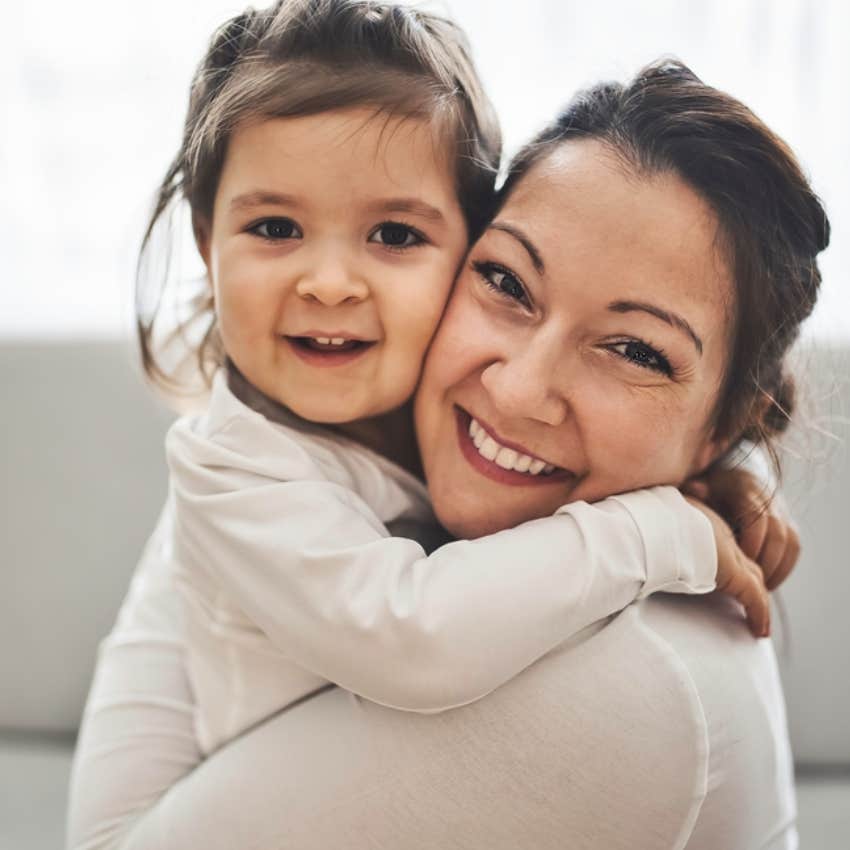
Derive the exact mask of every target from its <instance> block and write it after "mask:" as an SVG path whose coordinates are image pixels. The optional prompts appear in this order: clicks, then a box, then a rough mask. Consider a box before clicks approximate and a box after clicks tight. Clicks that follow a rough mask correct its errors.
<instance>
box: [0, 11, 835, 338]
mask: <svg viewBox="0 0 850 850" xmlns="http://www.w3.org/2000/svg"><path fill="white" fill-rule="evenodd" d="M242 7H243V4H242V3H240V2H225V0H204V2H202V3H197V2H187V0H147V2H146V3H144V4H135V5H134V4H130V5H127V4H117V5H116V4H115V3H113V2H106V0H89V2H87V3H84V4H79V3H61V2H59V0H48V3H47V4H44V3H42V4H19V5H18V7H17V9H16V12H15V32H16V34H17V35H16V37H15V38H8V39H6V40H5V43H4V50H3V51H2V59H0V62H2V63H3V64H2V65H0V71H2V79H3V86H2V95H0V97H2V100H0V107H2V116H3V122H2V124H3V128H4V132H3V133H0V185H2V187H3V191H2V193H0V227H2V231H1V232H2V234H3V238H2V252H0V256H1V257H2V263H3V265H4V269H3V277H2V280H3V283H2V287H0V335H3V336H12V335H16V336H18V335H50V336H54V335H80V334H85V335H92V334H98V335H118V334H123V333H126V331H127V329H128V328H129V327H130V325H131V322H132V282H133V271H134V264H135V253H136V249H137V247H138V243H139V240H140V238H141V234H142V231H143V228H144V224H145V219H146V215H147V212H148V209H149V206H150V203H151V199H152V195H153V191H154V189H155V187H156V185H157V183H158V181H159V179H160V178H161V176H162V174H163V173H164V172H165V169H166V167H167V165H168V163H169V160H170V158H171V157H172V155H173V153H174V152H175V150H176V147H177V144H178V141H179V138H180V131H181V123H182V118H183V111H184V108H185V102H186V97H187V92H188V83H189V79H190V76H191V73H192V70H193V67H194V65H195V63H196V62H197V61H198V59H199V58H200V54H201V52H202V50H203V48H204V45H205V43H206V41H207V39H208V37H209V35H210V34H211V32H212V31H213V29H214V28H215V26H216V25H217V24H218V23H220V22H222V21H223V20H224V19H225V18H226V17H228V16H230V15H232V14H234V13H236V12H238V11H240V10H241V9H242ZM436 8H437V9H438V10H443V11H447V12H449V13H451V14H453V15H454V17H455V18H456V19H457V20H458V21H459V22H460V23H461V24H462V25H463V26H464V27H466V29H467V31H468V32H469V34H470V37H471V40H472V43H473V47H474V50H475V55H476V58H477V60H478V62H479V65H480V67H481V70H482V74H483V77H484V79H485V82H486V83H487V84H488V87H489V89H490V92H491V95H492V96H493V98H494V100H495V102H496V105H497V107H498V109H499V112H500V115H501V117H502V121H503V126H504V129H505V135H506V139H507V142H508V148H509V150H514V149H515V148H516V147H517V146H518V145H519V144H520V143H521V142H522V141H523V139H525V138H526V137H527V136H529V135H530V134H531V133H532V132H533V131H534V130H536V129H537V128H538V127H539V126H540V125H541V124H542V123H543V122H545V121H546V119H547V118H549V117H550V116H551V115H552V114H553V113H554V111H555V110H556V109H557V108H558V106H560V105H561V104H562V103H563V102H564V101H566V100H567V98H568V97H569V95H570V94H571V93H572V92H573V91H574V90H575V89H576V88H578V87H580V86H584V85H587V84H589V83H592V82H594V81H596V80H598V79H600V78H602V77H607V78H610V77H615V78H621V79H622V78H624V77H626V76H628V75H629V74H630V73H631V72H633V71H634V70H636V69H637V68H638V67H639V66H640V65H642V64H644V63H645V62H647V61H650V60H652V59H654V58H656V57H658V56H659V55H662V54H667V55H675V56H678V57H679V58H681V59H683V60H684V61H685V62H687V63H688V64H689V65H690V66H691V67H692V68H693V69H694V70H695V71H696V72H697V73H698V74H699V75H701V76H702V77H703V79H704V80H706V81H707V82H709V83H711V84H714V85H717V86H718V87H721V88H725V89H726V90H728V91H730V92H732V93H733V94H735V95H737V96H739V97H740V98H742V99H743V100H744V101H745V102H746V103H747V104H749V105H750V106H751V107H752V108H753V109H754V110H755V111H756V112H757V113H758V114H760V115H761V116H762V117H763V118H764V119H765V120H766V121H767V123H768V124H770V125H771V126H772V127H773V128H774V129H776V130H777V131H778V132H779V133H780V134H781V135H783V136H784V137H785V138H786V139H787V140H788V141H789V142H790V144H791V145H792V147H794V149H795V150H796V151H797V152H798V154H799V156H800V158H801V159H802V161H803V163H804V165H805V166H806V168H807V170H808V171H809V172H810V174H811V175H812V177H813V181H814V184H815V187H816V189H817V191H818V192H819V193H820V194H821V196H822V197H823V199H824V200H825V202H826V204H827V208H828V211H829V213H830V217H831V219H832V222H833V240H832V247H831V248H830V249H829V250H828V251H827V252H826V253H825V254H824V255H823V260H822V268H823V272H824V278H825V284H824V289H823V295H822V298H821V303H820V305H819V307H818V311H817V314H816V317H815V321H814V323H813V332H815V333H816V334H817V335H818V336H820V337H827V336H829V337H832V336H842V337H847V338H850V286H848V278H850V106H848V99H847V82H848V81H850V51H848V49H847V45H848V44H850V4H846V3H845V2H844V0H714V2H707V0H687V1H686V0H648V2H641V3H635V2H631V0H621V2H616V0H607V2H606V0H595V2H591V3H588V2H587V0H580V2H579V0H524V2H523V3H521V4H520V3H507V2H493V0H449V2H446V3H443V4H441V5H440V6H437V7H436ZM520 10H521V11H520Z"/></svg>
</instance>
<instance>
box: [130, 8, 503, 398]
mask: <svg viewBox="0 0 850 850" xmlns="http://www.w3.org/2000/svg"><path fill="white" fill-rule="evenodd" d="M354 106H368V107H371V108H374V110H375V114H376V116H378V115H384V116H390V115H391V116H403V117H409V118H414V119H424V120H427V121H428V122H429V124H430V125H431V126H432V127H433V128H434V131H435V133H436V138H437V140H438V141H439V143H440V145H441V149H444V150H446V151H447V153H448V160H449V162H450V163H451V165H452V166H453V168H454V174H455V183H456V187H457V193H458V198H459V201H460V204H461V207H462V209H463V212H464V215H465V217H466V222H467V226H468V230H469V234H470V239H472V238H474V237H475V236H476V235H477V233H478V232H479V231H480V229H481V227H482V226H483V225H484V224H485V223H486V221H487V219H488V217H489V215H490V213H491V211H492V204H493V188H494V181H495V175H496V172H497V169H498V165H499V157H500V153H501V136H500V132H499V125H498V121H497V119H496V115H495V112H494V110H493V108H492V106H491V104H490V102H489V100H488V99H487V97H486V95H485V93H484V90H483V88H482V85H481V82H480V80H479V78H478V75H477V73H476V71H475V67H474V66H473V63H472V60H471V58H470V53H469V47H468V44H467V41H466V38H465V36H464V34H463V32H462V31H461V30H460V29H459V28H458V27H457V26H456V25H455V24H453V23H452V22H450V21H448V20H446V19H444V18H441V17H439V16H436V15H432V14H428V13H425V12H421V11H417V10H414V9H412V8H409V7H406V6H401V5H397V4H394V3H387V2H374V0H278V2H277V3H275V4H273V5H272V6H270V7H269V8H267V9H262V10H254V9H250V8H249V9H247V10H246V11H245V12H243V13H242V14H241V15H237V16H236V17H234V18H232V19H231V20H230V21H228V22H227V23H225V24H224V25H223V26H222V27H221V28H220V29H219V30H218V31H217V32H216V33H215V34H214V35H213V38H212V40H211V42H210V45H209V48H208V49H207V52H206V54H205V55H204V57H203V59H202V60H201V63H200V65H199V66H198V69H197V71H196V72H195V76H194V78H193V80H192V85H191V90H190V97H189V108H188V112H187V115H186V121H185V125H184V130H183V139H182V143H181V145H180V150H179V151H178V153H177V156H176V157H175V159H174V161H173V162H172V164H171V167H170V168H169V169H168V171H167V173H166V175H165V178H164V179H163V181H162V183H161V184H160V186H159V190H158V192H157V197H156V203H155V207H154V210H153V213H152V215H151V218H150V221H149V224H148V227H147V231H146V233H145V237H144V240H143V242H142V247H141V251H140V255H139V265H138V271H137V276H136V324H137V330H138V336H139V343H140V346H141V354H142V364H143V366H144V369H145V372H146V373H147V374H148V376H149V377H150V378H151V379H153V380H154V382H155V383H158V384H160V385H161V386H163V387H164V388H166V389H168V390H170V391H175V390H178V391H179V390H180V389H181V388H182V386H181V381H180V380H179V379H178V378H176V377H175V375H174V374H173V373H172V372H171V371H170V370H168V369H167V368H165V367H163V365H161V363H160V362H159V359H158V350H159V349H158V346H155V344H154V331H155V323H156V320H157V316H158V314H159V312H160V308H161V305H162V299H163V293H164V290H165V288H166V285H167V278H168V263H167V260H168V257H166V265H165V266H164V268H163V267H160V269H159V271H158V273H156V274H154V275H152V274H151V268H152V266H153V263H151V262H150V260H151V258H150V257H149V256H148V254H149V253H150V250H151V239H152V235H153V233H154V229H155V227H156V225H157V223H158V222H160V221H161V220H162V219H163V217H164V216H166V215H167V213H168V211H169V210H170V209H171V208H172V205H173V203H174V202H175V200H177V199H185V200H186V201H187V202H188V206H189V209H190V210H191V213H192V219H193V222H195V223H197V222H199V221H201V220H206V221H209V220H210V219H211V217H212V210H213V202H214V200H215V195H216V191H217V188H218V182H219V178H220V176H221V170H222V167H223V165H224V160H225V156H226V153H227V146H228V142H229V140H230V137H231V135H232V133H233V131H234V129H235V128H236V127H237V126H238V125H240V124H241V123H244V122H246V121H250V120H262V119H267V118H284V117H292V116H298V115H315V114H317V113H320V112H324V111H329V110H334V109H343V108H347V107H354ZM147 305H150V306H147ZM183 306H184V307H185V306H186V305H183ZM189 310H190V315H189V316H188V317H187V318H184V320H183V321H182V322H181V323H180V325H179V326H178V327H177V329H176V330H175V331H174V332H173V333H172V334H171V336H170V337H169V338H168V340H167V342H168V341H172V340H173V338H174V337H183V336H184V332H185V331H187V330H188V329H194V334H195V336H196V342H195V343H194V345H193V347H194V349H195V351H196V354H197V364H198V367H199V369H200V372H201V374H202V375H203V376H204V378H205V379H206V380H207V381H208V380H209V373H210V370H211V368H212V369H214V368H215V367H216V366H217V365H220V364H221V363H222V362H223V356H224V353H223V351H222V350H221V343H220V340H219V338H218V333H217V329H216V320H215V313H214V310H213V303H212V298H211V295H210V293H209V290H208V288H206V289H205V290H204V292H203V294H202V295H201V296H200V297H198V296H196V297H195V298H194V299H193V302H192V304H190V305H189ZM199 327H200V328H201V330H200V331H198V330H197V329H198V328H199Z"/></svg>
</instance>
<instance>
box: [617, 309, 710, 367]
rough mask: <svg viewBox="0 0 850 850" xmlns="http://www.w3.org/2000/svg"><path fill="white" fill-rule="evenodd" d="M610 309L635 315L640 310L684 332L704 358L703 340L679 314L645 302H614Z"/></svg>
mask: <svg viewBox="0 0 850 850" xmlns="http://www.w3.org/2000/svg"><path fill="white" fill-rule="evenodd" d="M608 309H609V310H612V311H613V312H614V313H633V312H635V311H638V310H639V311H640V312H642V313H649V314H650V315H651V316H655V318H656V319H661V321H662V322H666V323H667V324H668V325H670V327H673V328H678V329H679V330H681V331H684V332H685V333H686V334H687V335H688V336H689V337H690V338H691V340H692V341H693V343H694V345H695V346H696V349H697V352H698V353H699V354H700V356H702V340H701V339H700V338H699V336H698V335H697V332H696V331H695V330H694V329H693V328H692V327H691V326H690V324H689V323H688V322H687V321H686V320H685V319H683V318H682V317H681V316H680V315H678V314H677V313H670V312H668V311H667V310H662V309H661V308H660V307H656V306H655V305H654V304H647V303H646V302H644V301H612V302H611V303H610V304H609V305H608Z"/></svg>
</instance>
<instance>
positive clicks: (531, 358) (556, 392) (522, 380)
mask: <svg viewBox="0 0 850 850" xmlns="http://www.w3.org/2000/svg"><path fill="white" fill-rule="evenodd" d="M559 353H560V352H554V351H544V350H541V349H540V348H535V347H534V346H531V347H528V348H524V349H522V350H521V351H517V352H514V353H512V354H509V355H507V356H503V357H501V358H499V359H498V360H496V361H495V362H494V363H491V364H490V365H489V366H487V368H486V369H484V371H483V372H482V373H481V383H482V384H483V385H484V389H485V390H486V391H487V393H488V394H489V396H490V398H491V400H492V402H493V404H494V406H495V407H496V409H497V410H498V411H499V412H500V413H503V414H504V415H505V416H509V417H519V418H524V419H536V420H538V421H539V422H543V423H545V424H547V425H561V424H562V423H563V422H564V420H565V419H566V417H567V414H568V412H569V404H568V402H567V398H566V395H565V394H564V388H563V386H561V385H562V384H563V381H562V377H563V375H562V373H561V369H560V368H559V367H560V366H561V365H562V364H560V363H559V362H558V360H559V359H560V358H559V356H558V355H559Z"/></svg>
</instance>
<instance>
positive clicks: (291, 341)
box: [281, 336, 375, 367]
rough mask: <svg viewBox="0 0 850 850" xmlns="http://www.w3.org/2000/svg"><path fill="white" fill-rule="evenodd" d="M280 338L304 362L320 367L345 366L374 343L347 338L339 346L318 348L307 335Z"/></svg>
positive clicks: (363, 353)
mask: <svg viewBox="0 0 850 850" xmlns="http://www.w3.org/2000/svg"><path fill="white" fill-rule="evenodd" d="M281 339H282V340H283V341H284V342H285V343H287V345H288V346H289V348H290V349H291V350H292V351H293V352H294V353H295V354H296V355H297V356H298V357H299V358H300V359H301V360H303V361H304V362H305V363H308V364H309V365H311V366H320V367H332V366H345V365H346V364H348V363H351V362H353V361H354V360H358V359H359V358H361V357H363V356H364V355H365V354H366V352H368V351H369V349H370V348H372V346H373V345H374V344H375V343H374V342H368V341H365V340H348V341H347V342H346V343H345V344H343V345H340V346H325V347H321V348H319V347H316V343H315V342H313V340H312V338H311V337H307V336H303V337H302V336H283V337H281Z"/></svg>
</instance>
